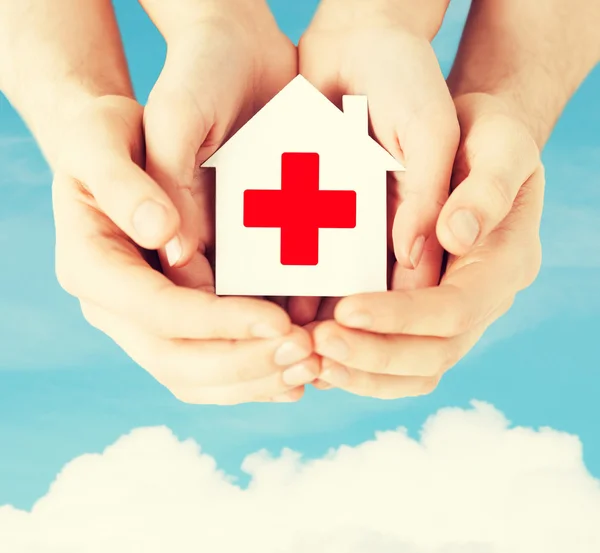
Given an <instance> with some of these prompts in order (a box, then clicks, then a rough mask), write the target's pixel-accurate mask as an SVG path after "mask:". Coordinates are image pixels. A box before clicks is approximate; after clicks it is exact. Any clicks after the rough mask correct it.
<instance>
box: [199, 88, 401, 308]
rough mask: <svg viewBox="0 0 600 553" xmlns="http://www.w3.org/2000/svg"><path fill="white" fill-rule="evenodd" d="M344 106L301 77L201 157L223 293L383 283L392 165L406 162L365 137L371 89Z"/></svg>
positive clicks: (301, 292)
mask: <svg viewBox="0 0 600 553" xmlns="http://www.w3.org/2000/svg"><path fill="white" fill-rule="evenodd" d="M343 108H344V111H343V112H342V111H340V110H339V109H338V108H337V107H336V106H335V105H334V104H333V103H331V102H330V101H329V100H328V99H327V98H326V97H325V96H324V95H322V94H321V93H320V92H319V91H318V90H317V89H316V88H315V87H314V86H313V85H311V84H310V83H309V82H308V81H307V80H306V79H305V78H304V77H302V76H298V77H296V78H295V79H294V80H293V81H292V82H290V84H289V85H288V86H286V87H285V88H284V89H283V90H282V91H281V92H280V93H279V94H278V95H277V96H275V97H274V98H273V99H272V100H271V101H270V102H269V103H268V104H267V105H266V106H265V107H264V108H263V109H262V110H261V111H259V112H258V113H257V114H256V115H255V116H254V117H253V118H252V119H251V120H250V121H249V122H248V123H246V125H244V126H243V127H242V128H241V129H240V130H239V131H238V132H237V133H236V134H235V135H234V136H233V137H232V138H231V139H229V140H228V141H227V143H226V144H225V145H223V146H222V147H221V149H220V150H219V151H217V152H216V153H215V154H214V155H213V156H212V157H211V158H210V159H209V160H208V161H207V162H206V163H205V164H204V165H203V167H216V169H217V175H216V267H215V273H216V274H215V277H216V292H217V294H218V295H242V296H323V297H325V296H331V297H335V296H346V295H350V294H355V293H362V292H376V291H384V290H386V289H387V239H386V237H387V222H386V217H387V215H386V214H387V211H386V197H387V191H386V182H387V175H386V173H387V172H388V171H402V170H403V169H404V168H403V167H402V165H401V164H400V163H399V162H398V161H396V160H395V159H394V158H393V157H392V156H391V155H390V154H389V153H388V152H387V151H386V150H385V149H383V148H382V147H381V146H379V144H378V143H377V142H375V141H374V140H373V139H372V138H371V137H370V136H369V133H368V107H367V98H366V97H365V96H345V97H344V98H343ZM336 227H337V228H336Z"/></svg>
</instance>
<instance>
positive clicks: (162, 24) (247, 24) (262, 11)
mask: <svg viewBox="0 0 600 553" xmlns="http://www.w3.org/2000/svg"><path fill="white" fill-rule="evenodd" d="M140 2H141V4H142V5H143V7H144V9H145V10H146V12H147V13H148V15H149V16H150V18H151V19H152V21H153V22H154V24H155V25H156V27H157V28H158V30H159V31H160V33H161V34H162V35H163V37H164V38H165V40H166V41H167V43H168V42H171V41H175V40H178V39H179V38H180V37H182V36H187V35H189V34H196V35H197V34H198V33H197V29H198V27H204V26H207V25H212V26H217V27H219V28H223V29H235V30H236V32H237V31H240V32H243V33H248V34H252V35H256V34H257V33H260V32H261V31H263V30H264V29H265V28H266V27H268V28H269V29H270V28H272V27H275V28H277V24H276V22H275V19H274V17H273V15H272V13H271V10H270V8H269V6H268V4H267V1H266V0H174V1H173V2H164V0H140ZM196 38H201V37H198V36H197V37H196Z"/></svg>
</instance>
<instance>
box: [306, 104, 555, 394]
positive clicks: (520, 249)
mask: <svg viewBox="0 0 600 553" xmlns="http://www.w3.org/2000/svg"><path fill="white" fill-rule="evenodd" d="M456 107H457V112H458V117H459V120H460V123H461V128H462V131H463V137H462V141H461V145H460V149H459V152H458V156H457V159H456V169H455V173H454V178H453V184H454V185H455V190H454V192H453V193H452V195H451V197H450V199H449V200H448V202H447V204H446V205H445V206H444V208H443V210H442V213H441V214H440V219H439V222H438V232H437V234H438V236H439V238H440V241H441V243H442V244H443V245H444V247H445V248H446V249H448V250H450V251H455V252H457V253H458V252H460V251H461V250H464V248H468V247H469V242H471V241H472V242H475V246H474V247H471V249H470V250H469V251H468V253H465V254H464V255H462V256H460V257H453V256H452V257H451V258H450V260H449V266H448V269H447V271H446V273H445V274H444V276H443V278H442V281H441V284H440V285H439V286H438V287H431V288H426V289H422V290H407V291H399V290H398V291H394V292H387V293H383V294H366V295H358V296H353V297H348V298H345V299H343V300H342V301H341V302H340V303H339V304H338V305H337V308H336V310H335V321H328V322H324V323H321V324H319V325H318V326H316V328H315V329H314V340H315V349H316V351H317V353H319V354H320V355H322V356H323V357H324V358H323V361H322V368H323V372H322V374H321V376H320V377H319V378H320V382H324V383H327V384H328V385H330V386H335V387H338V388H341V389H344V390H347V391H349V392H352V393H355V394H359V395H364V396H372V397H377V398H382V399H393V398H399V397H406V396H416V395H421V394H426V393H430V392H431V391H433V390H434V389H435V387H436V386H437V385H438V383H439V381H440V379H441V377H442V375H443V374H444V373H445V372H446V371H447V370H448V369H449V368H451V367H452V366H453V365H454V364H456V363H457V362H458V361H459V360H460V359H461V358H462V357H463V356H464V355H466V353H467V352H468V351H469V350H470V349H471V348H472V347H473V346H474V345H475V343H476V342H477V341H478V340H479V338H480V337H481V336H482V334H483V333H484V331H485V330H486V328H487V327H488V326H490V325H491V324H492V323H493V322H494V321H495V320H496V319H497V318H498V317H500V316H501V315H502V314H503V313H505V312H506V311H507V310H508V309H509V307H510V306H511V305H512V302H513V300H514V297H515V295H516V293H517V292H518V291H519V290H522V289H524V288H525V287H527V286H529V285H530V284H531V283H532V282H533V281H534V279H535V278H536V276H537V273H538V271H539V268H540V264H541V247H540V241H539V226H540V220H541V213H542V205H543V192H544V171H543V167H542V166H541V163H540V156H539V150H538V147H537V146H536V144H535V142H534V140H533V138H532V137H531V135H530V134H529V132H528V130H527V129H526V128H525V127H524V126H523V125H522V124H521V123H520V122H519V121H518V120H517V119H516V118H515V117H513V116H512V114H511V112H510V110H509V109H508V108H507V107H506V106H505V105H504V104H502V103H501V102H500V101H498V100H496V99H495V98H493V97H491V96H488V95H485V94H469V95H466V96H463V97H460V98H458V99H457V100H456ZM465 210H466V211H467V213H469V215H464V217H466V219H464V220H462V221H461V220H460V219H459V220H458V225H457V226H456V227H454V226H453V223H452V220H453V217H454V216H455V214H456V213H457V212H459V213H460V212H461V211H462V212H464V211H465ZM454 228H456V229H458V230H457V231H456V232H453V229H454ZM471 245H472V244H471Z"/></svg>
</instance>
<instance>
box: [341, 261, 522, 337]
mask: <svg viewBox="0 0 600 553" xmlns="http://www.w3.org/2000/svg"><path fill="white" fill-rule="evenodd" d="M509 253H512V252H508V253H507V252H505V251H502V250H498V249H496V250H494V251H493V253H489V252H488V254H489V255H488V256H487V257H485V258H482V259H479V258H475V259H472V260H470V262H468V261H465V260H463V259H460V260H459V261H458V262H457V265H456V266H455V267H453V271H452V273H451V274H450V275H447V276H446V277H445V278H444V279H443V280H442V283H441V284H440V286H437V287H431V288H424V289H421V290H404V291H400V290H398V291H393V292H388V293H383V294H381V293H377V294H363V295H357V296H351V297H348V298H345V299H343V300H342V301H341V302H340V304H339V305H338V307H337V309H336V313H335V319H336V321H337V322H339V323H340V324H342V325H344V326H348V327H351V328H359V329H363V330H370V331H373V332H380V333H384V334H411V335H417V336H439V337H452V336H458V335H459V334H463V333H465V332H467V331H469V330H470V329H471V328H473V327H474V326H477V325H478V324H479V323H481V321H483V320H484V319H485V318H486V317H487V316H488V315H489V314H490V313H491V312H493V311H494V310H495V309H496V308H497V307H498V305H500V304H501V303H502V302H503V301H505V300H506V298H508V297H512V296H513V295H514V294H515V293H516V292H517V291H518V290H519V289H521V288H524V287H525V286H526V285H527V283H528V282H529V276H528V274H527V272H526V268H525V267H526V266H525V265H524V264H523V263H521V260H520V259H518V256H515V255H512V256H511V255H509Z"/></svg>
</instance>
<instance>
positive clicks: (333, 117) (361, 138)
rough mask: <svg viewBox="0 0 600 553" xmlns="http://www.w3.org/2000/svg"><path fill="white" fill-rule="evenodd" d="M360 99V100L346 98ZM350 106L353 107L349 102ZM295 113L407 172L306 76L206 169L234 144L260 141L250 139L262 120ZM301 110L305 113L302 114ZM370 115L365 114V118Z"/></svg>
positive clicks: (254, 119)
mask: <svg viewBox="0 0 600 553" xmlns="http://www.w3.org/2000/svg"><path fill="white" fill-rule="evenodd" d="M348 98H357V97H352V96H350V97H348V96H347V97H346V99H348ZM348 105H353V104H350V103H348ZM290 110H292V111H293V112H294V114H295V116H296V117H298V116H301V117H302V118H303V119H305V118H307V117H309V118H310V117H312V118H314V119H316V120H317V121H318V123H321V124H323V119H324V118H325V119H326V120H327V121H329V122H328V123H326V124H327V125H332V126H333V125H336V126H337V129H336V132H338V133H340V132H341V133H343V135H344V139H351V140H352V141H356V144H357V145H358V146H359V147H360V148H362V149H364V151H365V154H366V155H367V156H368V157H370V158H371V159H372V160H373V163H377V164H381V166H382V168H383V169H385V170H386V171H403V170H404V167H403V165H402V164H401V163H400V162H399V161H398V160H396V159H395V158H394V157H393V156H392V155H391V154H390V153H389V152H388V151H387V150H386V149H385V148H383V147H382V146H381V145H380V144H379V143H378V142H376V141H375V140H374V139H373V138H371V136H369V134H368V132H367V129H366V128H361V127H360V126H359V125H357V124H356V121H353V120H352V118H351V117H349V116H348V115H347V114H346V113H344V112H343V111H341V110H340V109H339V108H338V107H337V106H336V105H335V104H333V103H332V102H331V101H329V99H328V98H327V97H326V96H324V95H323V94H322V93H321V92H320V91H319V90H318V89H317V88H316V87H314V86H313V85H312V84H311V83H310V82H309V81H308V80H307V79H306V78H304V77H303V76H302V75H298V76H297V77H296V78H295V79H293V80H292V81H291V82H290V83H289V84H288V85H287V86H286V87H285V88H284V89H283V90H281V92H279V94H277V95H276V96H275V97H274V98H273V99H272V100H271V101H270V102H268V103H267V104H266V105H265V106H264V107H263V108H262V109H261V110H260V111H259V112H258V113H257V114H256V115H255V116H254V117H252V118H251V119H250V120H249V121H248V122H247V123H246V124H245V125H244V126H243V127H242V128H241V129H240V130H239V131H238V132H237V133H236V134H234V135H233V136H232V137H231V138H230V139H229V140H228V141H227V142H226V143H225V144H224V145H223V146H221V148H220V149H219V150H218V151H217V152H215V153H214V154H213V155H212V156H211V157H210V158H209V159H208V160H207V161H206V162H205V163H204V164H203V165H202V167H217V166H218V164H219V161H220V160H221V159H222V157H223V156H224V155H225V154H226V153H227V152H228V151H229V150H230V148H231V147H232V145H234V144H235V143H236V142H237V141H239V140H242V139H243V138H244V137H245V138H246V139H250V141H251V142H254V141H256V138H250V136H251V135H252V133H253V132H257V129H259V127H258V125H259V124H260V123H261V120H263V121H265V120H268V119H271V120H273V119H274V120H276V121H279V120H284V119H285V117H277V115H278V114H285V113H288V112H289V111H290ZM299 110H301V113H298V111H299ZM366 116H367V113H365V117H366Z"/></svg>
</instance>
